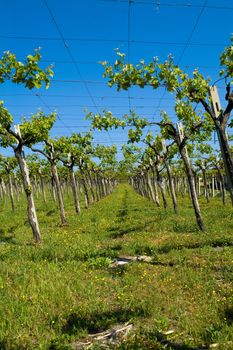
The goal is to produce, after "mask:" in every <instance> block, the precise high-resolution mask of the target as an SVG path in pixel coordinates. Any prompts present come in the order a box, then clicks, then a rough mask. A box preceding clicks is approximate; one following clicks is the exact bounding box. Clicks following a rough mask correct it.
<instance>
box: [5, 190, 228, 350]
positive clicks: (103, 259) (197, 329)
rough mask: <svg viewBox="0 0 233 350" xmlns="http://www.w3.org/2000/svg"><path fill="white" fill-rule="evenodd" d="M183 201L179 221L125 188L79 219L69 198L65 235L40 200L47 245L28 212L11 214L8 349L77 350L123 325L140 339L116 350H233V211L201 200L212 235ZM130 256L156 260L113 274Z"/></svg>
mask: <svg viewBox="0 0 233 350" xmlns="http://www.w3.org/2000/svg"><path fill="white" fill-rule="evenodd" d="M178 202H179V208H180V212H179V214H178V215H177V216H176V215H175V214H174V213H173V211H172V209H171V208H169V209H167V210H166V211H165V210H164V209H159V208H156V207H155V206H154V205H153V203H151V202H149V201H147V200H145V199H143V198H141V197H140V196H139V195H137V194H136V193H135V192H134V191H133V190H132V189H131V188H130V187H129V186H128V185H127V184H120V185H119V186H118V187H117V188H116V189H115V191H114V193H113V194H112V195H110V196H109V197H106V198H104V199H103V200H101V201H100V202H99V203H97V204H94V205H92V207H91V208H90V209H89V210H83V212H82V214H81V215H80V216H79V217H77V216H76V215H75V212H74V209H73V204H72V199H71V198H65V203H66V212H67V218H68V222H69V225H68V226H67V227H60V226H59V217H58V212H57V208H56V205H55V204H54V203H52V202H50V203H49V204H48V205H47V206H45V205H44V204H43V203H42V201H40V200H37V207H38V216H39V221H40V224H41V228H42V233H43V243H42V244H41V245H39V246H38V245H35V244H33V242H32V240H31V239H30V235H31V233H30V229H29V227H28V224H27V221H26V216H25V207H24V205H19V208H18V209H17V211H16V213H15V215H12V213H11V212H10V208H9V206H8V205H7V204H4V205H2V207H0V222H1V226H0V266H1V267H0V316H1V317H0V349H1V350H16V349H17V350H19V349H20V350H21V349H27V350H31V349H50V350H52V349H54V350H56V349H57V350H58V349H60V350H62V349H63V350H65V349H72V348H74V347H72V346H73V345H72V344H75V343H76V342H77V341H78V340H79V339H85V337H86V336H87V334H89V333H95V332H99V331H104V330H106V329H109V328H111V327H113V326H114V325H116V324H122V323H124V322H131V323H132V324H133V325H134V331H133V332H132V333H131V335H129V337H128V339H127V340H125V341H124V342H123V343H122V344H120V345H112V348H117V349H129V350H131V349H177V350H180V349H186V350H195V349H204V348H205V349H206V348H210V345H211V344H213V343H218V346H217V349H224V350H225V349H233V293H232V291H233V287H232V282H233V248H232V247H233V239H232V234H233V215H232V208H231V207H230V206H227V207H226V208H223V207H222V206H221V200H220V199H219V198H215V199H212V202H211V205H209V206H207V204H206V203H205V201H204V200H202V201H201V207H202V210H203V214H204V220H205V222H206V226H207V227H208V231H207V232H206V233H204V234H203V233H200V232H199V231H198V230H197V229H196V224H195V220H194V218H193V212H192V207H191V205H190V201H189V199H188V198H185V199H184V198H179V201H178ZM170 207H171V205H170ZM124 255H130V256H136V255H148V256H151V257H152V258H153V261H152V263H145V262H132V263H129V264H127V265H124V266H122V267H119V268H116V267H113V266H112V263H113V261H114V259H115V258H117V257H119V256H124ZM169 331H171V332H169ZM167 332H168V333H170V334H168V333H167ZM92 348H93V349H100V348H101V347H98V346H97V345H95V346H94V347H92Z"/></svg>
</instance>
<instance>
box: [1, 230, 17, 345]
mask: <svg viewBox="0 0 233 350" xmlns="http://www.w3.org/2000/svg"><path fill="white" fill-rule="evenodd" d="M5 243H9V244H16V241H15V239H14V236H12V235H10V236H5V235H3V236H2V235H0V244H5ZM0 349H1V348H0Z"/></svg>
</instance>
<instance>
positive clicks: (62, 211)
mask: <svg viewBox="0 0 233 350" xmlns="http://www.w3.org/2000/svg"><path fill="white" fill-rule="evenodd" d="M50 164H51V173H52V177H53V180H54V183H55V186H56V192H57V199H58V205H59V211H60V218H61V222H62V225H66V224H67V222H66V216H65V209H64V203H63V197H62V192H61V184H60V180H59V177H58V173H57V167H56V164H55V163H54V162H53V161H52V162H51V163H50Z"/></svg>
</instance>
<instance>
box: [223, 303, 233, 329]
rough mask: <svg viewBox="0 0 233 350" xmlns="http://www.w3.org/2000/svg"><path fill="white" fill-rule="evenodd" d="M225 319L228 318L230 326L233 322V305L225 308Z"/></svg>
mask: <svg viewBox="0 0 233 350" xmlns="http://www.w3.org/2000/svg"><path fill="white" fill-rule="evenodd" d="M224 319H226V322H227V324H228V326H231V325H232V324H233V306H228V307H226V308H225V310H224Z"/></svg>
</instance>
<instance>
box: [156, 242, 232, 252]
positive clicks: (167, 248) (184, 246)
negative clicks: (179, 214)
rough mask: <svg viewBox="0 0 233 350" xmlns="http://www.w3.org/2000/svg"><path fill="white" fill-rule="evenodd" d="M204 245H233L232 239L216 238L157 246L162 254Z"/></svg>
mask: <svg viewBox="0 0 233 350" xmlns="http://www.w3.org/2000/svg"><path fill="white" fill-rule="evenodd" d="M204 247H213V248H221V247H233V241H232V239H225V238H224V239H216V240H213V241H211V242H195V243H187V244H179V245H172V244H165V245H163V246H162V247H159V248H157V252H158V253H160V254H164V253H169V252H170V251H171V250H182V249H198V248H204Z"/></svg>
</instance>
